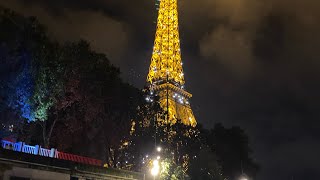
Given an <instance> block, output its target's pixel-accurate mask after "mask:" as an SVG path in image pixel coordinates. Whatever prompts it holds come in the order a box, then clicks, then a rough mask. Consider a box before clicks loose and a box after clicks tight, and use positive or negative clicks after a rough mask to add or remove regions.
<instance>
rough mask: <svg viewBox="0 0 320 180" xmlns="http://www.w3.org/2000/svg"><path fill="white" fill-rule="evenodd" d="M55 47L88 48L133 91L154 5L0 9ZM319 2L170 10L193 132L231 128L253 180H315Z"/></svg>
mask: <svg viewBox="0 0 320 180" xmlns="http://www.w3.org/2000/svg"><path fill="white" fill-rule="evenodd" d="M0 5H2V6H6V7H9V8H12V9H14V10H15V11H17V12H19V13H22V14H24V15H26V16H31V15H32V16H36V17H38V19H39V20H40V21H41V22H42V23H43V24H45V25H47V26H48V30H49V33H50V36H51V37H52V38H55V39H58V40H59V41H61V42H64V41H72V40H78V39H80V38H82V39H85V40H87V41H89V42H90V43H91V45H92V47H93V48H94V49H95V50H97V51H99V52H103V53H105V54H107V56H108V57H109V58H110V59H111V61H112V62H113V63H114V64H116V65H117V66H120V67H121V69H122V71H123V77H124V78H125V79H126V80H127V81H129V82H130V83H132V84H134V85H136V86H137V87H142V86H143V85H144V83H145V79H146V75H147V70H148V66H149V63H150V56H151V51H152V47H153V38H154V32H155V24H154V22H155V20H156V11H155V9H154V0H69V1H68V2H66V1H64V0H55V1H50V0H10V1H9V0H0ZM319 8H320V1H318V0H180V1H179V11H180V33H181V49H182V56H183V57H182V58H183V61H184V64H185V65H184V70H185V74H186V81H187V89H188V90H189V91H190V92H191V93H193V95H194V97H193V99H192V106H193V109H194V111H195V114H196V117H197V119H198V121H199V123H202V124H204V125H205V126H206V127H208V128H210V127H212V126H213V125H214V124H215V123H217V122H222V123H223V124H224V125H226V126H228V127H229V126H233V125H240V126H241V127H242V128H243V129H245V130H246V132H247V133H248V134H249V136H250V138H251V144H252V147H253V149H254V152H255V157H256V159H257V161H258V162H259V163H260V164H261V166H262V171H261V173H260V176H259V178H258V179H259V180H270V179H273V180H286V179H288V180H289V179H290V178H291V177H292V176H294V177H295V179H304V180H317V179H319V177H320V155H319V152H320V132H319V130H320V105H319V102H320V94H319V93H320V59H319V57H320V35H319V32H320V11H319Z"/></svg>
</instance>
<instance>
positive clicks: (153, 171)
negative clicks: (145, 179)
mask: <svg viewBox="0 0 320 180" xmlns="http://www.w3.org/2000/svg"><path fill="white" fill-rule="evenodd" d="M152 165H153V166H152V169H151V175H152V176H154V177H155V176H157V175H158V174H159V171H160V166H159V161H158V160H153V163H152Z"/></svg>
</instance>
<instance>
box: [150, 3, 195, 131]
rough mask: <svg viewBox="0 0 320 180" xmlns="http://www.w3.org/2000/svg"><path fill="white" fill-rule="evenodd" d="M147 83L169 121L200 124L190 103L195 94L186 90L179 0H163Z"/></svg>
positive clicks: (192, 124) (193, 124)
mask: <svg viewBox="0 0 320 180" xmlns="http://www.w3.org/2000/svg"><path fill="white" fill-rule="evenodd" d="M147 82H148V84H149V89H150V92H151V93H152V94H153V93H156V94H157V95H159V98H160V99H159V101H160V105H161V107H162V108H163V109H164V110H165V111H166V112H167V117H166V122H168V123H175V122H176V120H177V119H180V120H182V122H183V123H184V124H186V125H191V126H195V125H196V124H197V122H196V119H195V117H194V115H193V112H192V109H191V106H190V103H189V99H190V98H191V97H192V95H191V94H190V93H189V92H187V91H185V90H184V85H185V79H184V73H183V68H182V61H181V51H180V39H179V23H178V2H177V0H161V1H160V4H159V11H158V20H157V30H156V35H155V41H154V48H153V53H152V58H151V64H150V68H149V74H148V77H147Z"/></svg>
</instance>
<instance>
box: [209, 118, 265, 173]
mask: <svg viewBox="0 0 320 180" xmlns="http://www.w3.org/2000/svg"><path fill="white" fill-rule="evenodd" d="M207 143H208V146H209V147H210V148H211V150H212V151H213V152H215V153H216V155H217V156H218V158H219V162H220V164H221V166H222V171H223V174H224V175H225V176H226V177H228V178H229V179H236V178H237V177H239V176H240V175H241V173H242V169H243V171H244V172H245V173H246V174H248V175H249V176H250V177H255V176H256V174H257V172H258V170H259V167H258V165H257V164H256V162H255V161H254V160H253V159H252V150H251V148H250V147H249V138H248V136H247V135H246V134H245V132H244V131H243V130H242V129H241V128H240V127H232V128H230V129H227V128H225V127H223V126H222V124H216V125H215V127H214V128H213V129H211V130H210V131H209V132H208V135H207Z"/></svg>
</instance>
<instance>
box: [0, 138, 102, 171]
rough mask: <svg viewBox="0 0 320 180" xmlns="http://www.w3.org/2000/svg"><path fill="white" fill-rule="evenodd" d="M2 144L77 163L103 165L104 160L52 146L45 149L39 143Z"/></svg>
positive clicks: (6, 146)
mask: <svg viewBox="0 0 320 180" xmlns="http://www.w3.org/2000/svg"><path fill="white" fill-rule="evenodd" d="M1 146H2V148H4V149H10V150H13V151H18V152H23V153H28V154H34V155H39V156H44V157H50V158H57V159H62V160H68V161H73V162H77V163H82V164H89V165H95V166H102V161H101V160H98V159H93V158H88V157H83V156H78V155H74V154H69V153H64V152H59V151H58V150H57V149H54V148H51V149H45V148H42V147H41V146H39V145H35V146H30V145H27V144H25V143H24V142H16V143H13V142H10V141H5V140H2V141H1Z"/></svg>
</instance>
